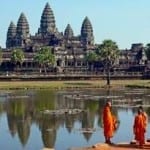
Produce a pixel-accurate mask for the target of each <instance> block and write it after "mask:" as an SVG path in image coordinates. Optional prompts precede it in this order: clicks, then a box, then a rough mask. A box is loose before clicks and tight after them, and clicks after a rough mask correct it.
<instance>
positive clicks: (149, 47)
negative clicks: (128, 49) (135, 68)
mask: <svg viewBox="0 0 150 150" xmlns="http://www.w3.org/2000/svg"><path fill="white" fill-rule="evenodd" d="M145 52H146V56H147V58H148V60H150V43H148V44H147V45H146V47H145Z"/></svg>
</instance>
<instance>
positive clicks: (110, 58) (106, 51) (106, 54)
mask: <svg viewBox="0 0 150 150" xmlns="http://www.w3.org/2000/svg"><path fill="white" fill-rule="evenodd" d="M97 55H98V56H99V59H100V61H101V62H102V63H103V65H104V69H105V71H106V74H107V85H109V86H110V70H111V69H112V68H113V66H114V65H115V64H116V62H117V60H118V57H119V49H118V46H117V44H116V42H114V41H112V40H104V41H103V43H102V44H100V45H99V46H98V49H97Z"/></svg>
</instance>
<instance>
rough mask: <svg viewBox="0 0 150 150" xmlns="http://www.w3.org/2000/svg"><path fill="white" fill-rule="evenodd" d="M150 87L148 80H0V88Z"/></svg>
mask: <svg viewBox="0 0 150 150" xmlns="http://www.w3.org/2000/svg"><path fill="white" fill-rule="evenodd" d="M120 88H146V89H150V80H139V79H137V80H133V79H132V80H111V85H110V86H107V85H106V81H105V80H65V81H0V90H18V89H20V90H27V89H51V90H62V89H112V90H113V89H120Z"/></svg>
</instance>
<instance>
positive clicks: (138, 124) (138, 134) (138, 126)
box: [133, 108, 147, 147]
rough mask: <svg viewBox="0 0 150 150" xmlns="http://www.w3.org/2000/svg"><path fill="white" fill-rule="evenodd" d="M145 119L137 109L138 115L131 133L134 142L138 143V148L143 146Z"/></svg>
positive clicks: (141, 111)
mask: <svg viewBox="0 0 150 150" xmlns="http://www.w3.org/2000/svg"><path fill="white" fill-rule="evenodd" d="M146 125H147V123H146V119H145V117H144V115H143V110H142V109H141V108H139V109H138V114H137V115H136V116H135V118H134V125H133V132H134V135H135V140H136V141H137V142H138V143H139V146H140V147H143V145H144V144H145V132H146Z"/></svg>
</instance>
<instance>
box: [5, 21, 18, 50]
mask: <svg viewBox="0 0 150 150" xmlns="http://www.w3.org/2000/svg"><path fill="white" fill-rule="evenodd" d="M15 37H16V26H15V24H14V23H13V22H12V21H11V22H10V25H9V27H8V31H7V40H6V47H7V48H11V47H13V45H15Z"/></svg>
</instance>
